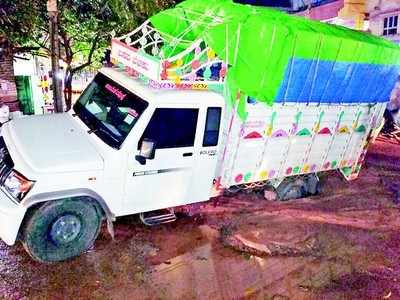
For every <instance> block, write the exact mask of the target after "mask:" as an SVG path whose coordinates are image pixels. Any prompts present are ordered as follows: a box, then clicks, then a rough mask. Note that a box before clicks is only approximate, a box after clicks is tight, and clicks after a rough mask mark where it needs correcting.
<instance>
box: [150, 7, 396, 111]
mask: <svg viewBox="0 0 400 300" xmlns="http://www.w3.org/2000/svg"><path fill="white" fill-rule="evenodd" d="M150 21H151V23H152V25H153V26H154V27H155V28H156V29H157V30H159V31H160V32H162V33H164V34H166V35H165V38H166V39H167V40H168V35H169V36H173V37H178V38H179V39H176V40H174V39H172V38H171V37H170V38H169V42H170V43H171V44H172V46H173V48H174V51H173V52H174V53H170V54H171V55H173V54H176V53H177V52H179V51H182V50H183V49H185V48H186V47H187V46H188V45H189V44H190V41H195V40H197V39H199V38H201V39H203V40H204V41H205V42H206V43H207V45H208V46H210V47H211V48H212V49H213V50H214V51H215V52H216V53H217V55H218V56H219V57H220V58H221V59H223V60H225V61H227V62H228V64H229V72H228V76H227V80H228V86H229V90H230V91H231V95H234V96H233V97H232V101H234V100H235V99H234V98H235V97H236V94H237V92H238V91H240V93H241V95H245V96H246V97H244V96H243V97H241V100H240V104H239V114H240V115H241V116H242V117H243V118H245V117H246V112H245V105H246V99H247V96H250V97H253V98H255V99H257V101H261V102H265V103H266V104H269V105H272V104H273V103H275V102H285V101H290V102H293V101H298V102H319V103H321V102H330V103H332V102H335V103H336V102H338V103H343V102H348V103H354V102H374V101H375V102H383V101H388V100H389V99H388V95H390V91H391V89H392V88H393V86H394V84H395V81H396V79H397V76H398V73H399V65H400V47H399V46H398V45H396V44H394V43H391V42H389V41H387V40H384V39H382V38H379V37H376V36H373V35H370V34H366V33H361V32H357V31H354V30H350V29H347V28H344V27H340V26H335V25H330V24H325V23H321V22H317V21H312V20H308V19H305V18H302V17H297V16H292V15H288V14H285V13H283V12H280V11H277V10H274V9H269V8H265V7H256V6H250V5H243V4H236V3H233V1H232V0H187V1H184V2H183V3H181V4H179V5H177V6H176V7H175V8H172V9H168V10H165V11H162V12H160V13H158V14H157V15H155V16H153V17H151V18H150ZM177 41H178V44H176V43H177ZM363 85H364V86H363ZM366 85H368V86H370V88H366ZM375 85H376V86H375ZM382 85H384V88H382ZM377 88H378V90H379V91H378V92H377V91H376V89H377ZM367 91H370V94H367ZM388 91H389V92H388Z"/></svg>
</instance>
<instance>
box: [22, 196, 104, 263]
mask: <svg viewBox="0 0 400 300" xmlns="http://www.w3.org/2000/svg"><path fill="white" fill-rule="evenodd" d="M101 222H102V216H101V215H100V214H99V210H98V209H97V208H96V204H95V203H93V202H91V201H90V200H86V201H85V200H83V199H82V200H81V199H63V200H56V201H50V202H46V203H45V204H43V205H41V206H39V207H38V208H36V209H35V210H34V211H32V213H31V214H30V216H29V217H28V219H27V221H26V222H25V228H24V232H23V237H22V243H23V245H24V248H25V250H26V251H27V252H28V253H29V255H30V256H31V257H32V258H34V259H35V260H37V261H40V262H58V261H63V260H66V259H69V258H72V257H75V256H78V255H79V254H81V253H82V252H84V251H86V250H87V249H89V248H90V247H91V246H92V245H93V243H94V241H95V240H96V238H97V236H98V234H99V231H100V226H101Z"/></svg>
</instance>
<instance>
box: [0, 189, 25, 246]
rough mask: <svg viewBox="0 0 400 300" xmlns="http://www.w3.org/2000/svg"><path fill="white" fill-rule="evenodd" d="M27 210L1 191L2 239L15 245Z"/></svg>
mask: <svg viewBox="0 0 400 300" xmlns="http://www.w3.org/2000/svg"><path fill="white" fill-rule="evenodd" d="M25 212H26V208H25V207H23V206H21V205H18V204H17V203H15V202H14V201H12V200H11V199H10V197H9V196H8V195H7V194H6V193H5V192H4V191H2V190H1V189H0V239H2V240H3V241H4V242H5V243H6V244H7V245H10V246H11V245H14V243H15V241H16V239H17V236H18V231H19V228H20V226H21V223H22V220H23V219H24V215H25Z"/></svg>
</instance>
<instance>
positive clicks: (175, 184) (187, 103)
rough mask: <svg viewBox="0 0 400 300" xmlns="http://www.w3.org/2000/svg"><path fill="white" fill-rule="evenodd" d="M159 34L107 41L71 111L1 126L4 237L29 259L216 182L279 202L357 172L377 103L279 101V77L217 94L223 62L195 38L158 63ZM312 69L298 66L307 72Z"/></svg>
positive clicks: (182, 200) (52, 255)
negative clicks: (331, 174)
mask: <svg viewBox="0 0 400 300" xmlns="http://www.w3.org/2000/svg"><path fill="white" fill-rule="evenodd" d="M235 5H236V4H235ZM260 10H263V9H260ZM274 13H275V12H274ZM279 16H282V17H283V15H280V14H279ZM284 18H287V17H286V16H285V17H284ZM218 22H219V23H218ZM218 22H216V24H223V21H218ZM302 22H304V21H302ZM155 23H156V22H155ZM209 26H216V25H215V24H214V23H212V22H211V23H210V24H209ZM324 26H328V25H324ZM243 28H244V25H243V27H242V30H243ZM340 30H341V31H342V32H343V31H344V32H346V31H345V29H340ZM242 32H244V31H242ZM349 35H350V38H353V35H354V33H353V32H351V34H350V33H349ZM360 35H361V34H360ZM168 37H169V35H168V33H167V32H162V31H161V30H159V29H157V28H154V27H152V26H151V23H150V22H146V23H144V24H143V25H142V26H140V27H139V28H138V29H136V30H135V31H133V32H131V33H129V34H127V35H126V36H123V37H121V38H118V39H114V40H113V43H112V51H111V57H112V62H113V66H110V67H105V68H103V69H102V70H101V71H100V72H99V73H98V74H97V75H96V77H95V78H94V80H93V82H92V83H91V84H90V85H89V86H88V87H87V88H86V90H85V91H84V92H83V94H82V95H81V97H80V98H79V100H78V101H77V102H76V104H75V105H74V107H73V109H72V110H71V111H69V112H67V113H62V114H52V115H42V116H31V117H21V118H18V119H14V120H12V121H10V122H8V123H6V124H4V125H3V127H2V137H1V139H0V237H1V239H2V240H3V241H4V242H5V243H7V244H8V245H13V244H14V243H15V242H16V241H18V240H19V241H21V242H22V243H23V245H24V247H25V249H26V250H27V252H28V253H29V254H30V255H31V256H32V257H33V258H34V259H36V260H38V261H41V262H56V261H61V260H65V259H69V258H71V257H74V256H77V255H79V254H81V253H82V252H84V251H85V250H87V249H88V248H89V247H91V245H92V244H93V243H94V241H95V239H96V237H97V235H98V233H99V230H100V226H101V224H102V221H103V220H106V221H107V224H108V229H109V231H110V232H111V233H112V232H113V230H112V222H113V221H114V220H115V218H116V217H118V216H123V215H129V214H140V217H141V219H142V221H143V222H144V223H145V224H148V225H154V224H160V223H164V222H170V221H173V220H175V214H174V209H173V208H176V207H182V206H185V205H190V204H194V203H200V202H204V201H207V200H209V199H210V198H211V197H215V196H218V195H220V194H221V193H222V192H223V191H224V190H226V189H229V190H231V191H233V190H236V189H240V188H253V187H262V186H272V187H274V188H276V191H277V193H278V196H279V197H280V198H281V199H288V198H296V197H301V196H305V195H306V194H314V193H316V191H317V184H318V180H317V176H316V174H317V173H318V172H322V171H328V170H333V169H339V170H340V171H342V173H343V174H344V175H345V177H346V178H348V179H354V178H355V177H356V176H357V174H358V172H359V169H360V164H361V163H362V160H363V156H364V154H365V150H366V145H367V144H368V141H369V139H370V138H371V136H372V135H373V133H374V130H376V129H377V128H378V127H379V124H380V121H381V119H382V115H383V112H384V109H385V105H386V103H385V101H387V100H388V99H386V98H385V97H383V96H382V97H379V98H376V99H369V98H368V99H365V100H366V101H362V100H363V99H357V102H354V101H353V102H351V101H348V102H347V103H344V102H343V101H342V102H340V101H337V102H335V101H334V100H335V99H333V98H332V101H331V102H325V101H323V100H321V99H322V98H321V99H318V101H314V99H313V98H312V97H311V99H310V98H307V101H293V100H292V99H291V98H290V96H289V94H290V93H291V90H290V86H291V83H295V82H296V80H301V78H300V77H299V78H297V79H296V76H298V75H297V74H296V72H295V71H289V72H288V73H287V74H289V77H290V78H291V80H289V82H287V81H286V83H283V85H286V88H285V91H286V93H283V95H284V96H283V97H282V99H281V100H279V99H277V100H276V101H275V103H273V104H272V105H266V104H265V103H263V102H262V101H258V99H257V98H255V97H253V96H252V95H247V94H244V93H243V92H242V91H238V92H237V93H236V94H233V93H232V90H231V89H229V88H227V85H228V77H229V71H230V68H234V67H235V65H234V63H232V62H231V61H230V60H229V59H228V58H227V57H226V56H225V55H224V53H221V52H220V53H218V52H217V51H214V49H212V48H211V46H209V45H207V43H206V42H205V40H204V39H202V38H196V39H194V41H190V42H189V43H186V44H187V47H186V49H184V50H183V51H181V52H179V53H177V54H173V55H172V54H171V55H170V56H169V57H166V56H164V54H162V53H161V51H160V50H162V47H163V46H165V45H166V44H167V43H169V42H170V40H169V38H168ZM175 38H176V37H175ZM341 38H342V37H341ZM371 39H372V38H371ZM382 43H383V42H382ZM382 47H388V46H387V45H386V44H384V45H383V46H382ZM394 49H395V50H396V51H398V49H397V48H394ZM238 53H240V51H239V52H238ZM188 57H189V59H188ZM293 64H295V63H293V60H292V63H289V64H288V67H287V68H289V69H291V68H293ZM322 64H323V62H322V60H321V62H320V65H322ZM316 70H318V68H314V69H313V70H310V71H309V73H310V74H311V75H315V76H320V75H318V74H317V71H316ZM332 72H334V71H332ZM354 72H355V71H354ZM339 73H340V72H339ZM339 73H337V74H333V75H332V74H325V75H324V76H327V77H329V76H336V77H337V76H339V75H340V74H339ZM342 73H343V72H342ZM390 74H391V75H392V76H394V75H393V74H392V73H390ZM371 76H372V75H371ZM303 77H304V76H303ZM311 77H312V78H313V79H314V80H313V82H314V83H313V86H314V89H316V86H317V85H318V83H317V82H316V81H315V78H314V77H313V76H311ZM336 77H335V78H336ZM394 77H396V76H394ZM346 78H348V77H346ZM387 78H389V75H388V77H387ZM390 79H391V77H390ZM255 80H256V79H255ZM343 80H348V79H343ZM281 81H282V82H284V81H285V80H284V79H282V80H281ZM392 81H393V80H392ZM392 81H390V82H389V81H388V84H392ZM323 82H324V85H325V84H326V85H328V83H326V82H325V81H323ZM393 85H394V81H393ZM304 86H306V84H304ZM310 88H312V87H310ZM318 88H320V87H319V86H318ZM377 88H380V90H382V89H385V90H390V89H391V88H390V87H386V86H385V87H377ZM325 92H326V91H325ZM382 95H383V93H382ZM231 99H233V101H232V100H231ZM236 99H238V100H237V101H236ZM344 100H348V99H344ZM243 105H244V107H245V112H246V116H245V117H243V116H242V115H241V114H240V113H239V110H240V109H243ZM240 106H242V108H240ZM159 210H167V212H163V213H159V214H157V213H155V211H159ZM148 212H152V213H151V214H150V215H149V214H147V213H148Z"/></svg>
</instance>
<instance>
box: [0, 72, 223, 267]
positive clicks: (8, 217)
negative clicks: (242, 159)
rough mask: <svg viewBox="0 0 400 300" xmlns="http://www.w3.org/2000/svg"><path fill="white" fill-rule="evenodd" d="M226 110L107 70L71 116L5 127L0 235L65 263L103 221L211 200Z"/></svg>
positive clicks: (218, 98) (219, 102)
mask: <svg viewBox="0 0 400 300" xmlns="http://www.w3.org/2000/svg"><path fill="white" fill-rule="evenodd" d="M224 103H225V102H224V98H223V96H222V95H220V94H219V93H216V92H212V91H193V90H190V91H184V92H182V91H177V90H168V91H166V90H157V89H154V88H151V87H149V86H148V85H146V84H145V83H144V82H142V81H139V80H135V79H133V78H131V77H129V76H127V75H126V74H125V73H124V72H122V71H120V70H118V69H115V68H104V69H102V70H101V71H100V72H99V73H98V74H97V75H96V77H95V78H94V80H93V81H92V82H91V83H90V84H89V86H88V87H87V88H86V90H85V91H84V92H83V94H82V95H81V97H80V98H79V100H78V101H77V102H76V104H75V105H74V106H73V108H72V109H71V111H70V112H68V113H64V114H56V115H44V116H32V117H22V118H19V119H15V120H13V121H11V122H9V123H7V124H5V125H4V127H3V129H2V133H3V139H4V141H3V145H2V148H1V149H2V154H3V157H4V158H3V160H2V169H1V175H2V181H1V189H0V215H1V217H0V237H1V238H2V239H3V240H4V241H5V242H6V243H7V244H9V245H12V244H14V243H15V241H16V240H17V239H19V240H21V241H22V242H23V244H24V246H25V248H26V250H27V251H28V253H30V254H31V256H32V257H33V258H35V259H36V260H39V261H46V262H47V261H59V260H64V259H67V258H69V257H72V256H75V255H78V254H79V253H81V252H82V251H84V250H85V249H87V247H89V246H90V245H91V244H92V243H93V241H94V239H95V238H96V236H97V234H98V231H99V228H100V224H101V222H102V220H103V219H107V220H108V222H109V224H110V223H111V221H113V220H114V219H115V217H117V216H122V215H129V214H136V213H144V212H148V211H153V210H160V209H164V208H171V207H175V206H181V205H186V204H190V203H195V202H201V201H206V200H208V199H209V198H210V196H211V192H212V185H213V180H214V176H215V172H216V165H217V152H218V148H219V145H220V144H221V143H220V140H221V136H220V130H221V118H222V117H223V113H224Z"/></svg>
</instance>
